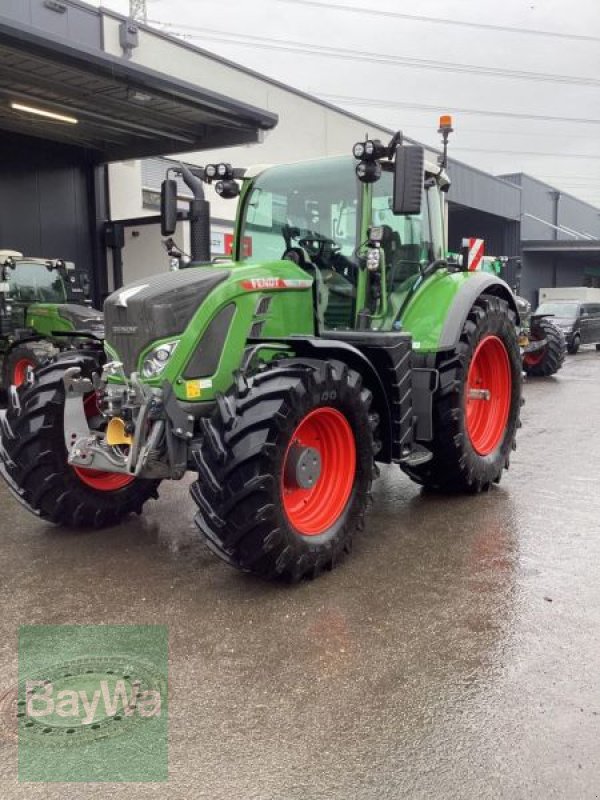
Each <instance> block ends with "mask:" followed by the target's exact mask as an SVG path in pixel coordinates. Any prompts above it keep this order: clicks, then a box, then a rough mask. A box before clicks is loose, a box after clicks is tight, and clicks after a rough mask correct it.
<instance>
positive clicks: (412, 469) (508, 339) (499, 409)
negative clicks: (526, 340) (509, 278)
mask: <svg viewBox="0 0 600 800" xmlns="http://www.w3.org/2000/svg"><path fill="white" fill-rule="evenodd" d="M515 323H516V318H515V314H514V313H513V311H512V310H511V309H510V308H509V307H508V304H507V303H506V301H505V300H502V299H500V298H498V297H493V296H490V295H482V296H481V297H479V298H478V299H477V300H476V302H475V304H474V305H473V307H472V308H471V311H470V312H469V315H468V317H467V319H466V321H465V324H464V326H463V330H462V333H461V336H460V341H459V343H458V347H457V350H456V351H455V353H454V354H453V355H452V356H451V357H448V356H446V357H444V358H441V359H440V361H439V363H438V369H439V374H440V381H439V388H438V389H437V391H436V394H435V396H434V401H433V402H434V405H433V424H434V431H433V441H432V442H429V443H426V446H427V447H428V448H429V449H430V450H431V451H432V453H433V458H432V459H431V460H430V461H428V462H426V463H424V464H422V465H419V466H408V465H405V466H403V467H402V468H403V469H404V471H405V472H406V473H407V475H409V477H411V478H412V479H413V480H414V481H416V482H417V483H419V484H421V485H422V486H424V487H426V488H429V489H436V490H441V491H467V492H480V491H482V490H487V489H488V488H489V487H490V485H491V484H492V483H499V481H500V478H501V475H502V471H503V470H504V469H505V468H506V469H507V468H508V465H509V460H510V453H511V450H513V449H514V448H515V446H516V445H515V436H516V431H517V428H518V426H519V412H520V407H521V355H520V351H519V345H518V340H517V334H516V325H515Z"/></svg>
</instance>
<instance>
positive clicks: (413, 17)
mask: <svg viewBox="0 0 600 800" xmlns="http://www.w3.org/2000/svg"><path fill="white" fill-rule="evenodd" d="M278 2H280V3H289V4H291V5H299V6H311V7H313V8H325V9H327V10H328V11H347V12H351V13H353V14H368V15H370V16H373V17H386V18H388V19H390V18H395V19H404V20H409V21H411V22H426V23H431V24H433V25H454V26H456V27H460V28H478V29H480V30H488V31H495V32H501V33H521V34H524V35H526V36H547V37H552V38H556V39H572V40H574V41H583V42H600V36H589V35H587V34H583V33H562V32H559V31H543V30H536V29H534V28H517V27H514V26H510V25H492V24H489V23H485V22H470V21H467V20H457V19H449V18H448V17H427V16H424V15H422V14H405V13H402V12H399V11H385V10H384V9H379V8H367V7H365V6H349V5H345V4H342V3H325V2H322V0H278Z"/></svg>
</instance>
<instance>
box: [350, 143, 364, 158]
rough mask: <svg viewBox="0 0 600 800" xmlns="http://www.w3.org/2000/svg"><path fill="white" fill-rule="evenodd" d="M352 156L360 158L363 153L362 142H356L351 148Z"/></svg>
mask: <svg viewBox="0 0 600 800" xmlns="http://www.w3.org/2000/svg"><path fill="white" fill-rule="evenodd" d="M352 153H353V155H354V158H358V159H362V157H363V156H364V154H365V146H364V144H363V143H362V142H357V143H356V144H355V145H354V147H353V148H352Z"/></svg>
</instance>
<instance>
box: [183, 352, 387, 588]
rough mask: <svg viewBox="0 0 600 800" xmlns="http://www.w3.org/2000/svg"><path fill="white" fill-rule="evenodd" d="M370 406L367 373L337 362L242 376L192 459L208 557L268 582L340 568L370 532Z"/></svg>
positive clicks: (289, 363) (293, 364)
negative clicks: (360, 532)
mask: <svg viewBox="0 0 600 800" xmlns="http://www.w3.org/2000/svg"><path fill="white" fill-rule="evenodd" d="M370 404H371V393H370V391H368V390H367V389H364V388H363V387H362V381H361V377H360V375H359V374H358V373H357V372H355V371H353V370H349V369H348V368H347V366H346V365H345V364H342V363H341V362H338V361H327V362H323V361H296V360H291V359H290V360H284V361H279V362H276V363H274V364H272V365H270V366H268V367H267V368H265V369H263V370H261V371H258V372H257V373H255V374H254V375H252V376H250V377H248V378H247V379H246V378H238V380H237V381H236V383H235V385H234V388H233V389H232V390H231V391H230V392H228V394H226V395H225V396H223V397H221V398H220V400H219V404H218V408H217V410H216V412H215V414H214V416H213V418H212V419H211V420H210V421H209V420H206V421H205V422H204V434H203V438H202V440H201V442H200V444H199V445H198V446H197V447H196V448H195V451H194V458H195V461H196V464H197V467H198V480H197V481H195V482H194V484H193V486H192V489H191V491H192V497H193V498H194V500H195V501H196V503H197V505H198V508H199V511H198V514H197V515H196V523H197V525H198V528H199V529H200V531H201V533H202V534H203V535H204V537H205V540H206V543H207V544H208V546H209V547H210V549H211V550H213V552H215V553H216V554H217V555H218V556H220V557H221V558H222V559H223V560H224V561H226V562H228V563H229V564H231V565H233V566H235V567H237V568H238V569H241V570H244V571H246V572H254V573H256V574H258V575H261V576H262V577H266V578H280V579H283V580H288V581H297V580H300V579H302V578H304V577H315V576H316V575H318V574H319V573H320V572H321V571H322V570H324V569H330V568H331V567H332V566H334V565H335V564H336V563H337V562H338V561H339V560H340V559H341V558H342V557H343V555H344V554H345V553H346V552H348V551H349V549H350V545H351V541H352V537H353V534H354V533H355V531H356V530H357V529H361V528H362V527H363V525H364V522H363V519H364V514H365V509H366V505H367V498H368V495H369V491H370V488H371V482H372V479H373V475H374V470H375V467H374V461H373V452H374V428H375V426H376V424H377V417H376V415H374V414H369V407H370Z"/></svg>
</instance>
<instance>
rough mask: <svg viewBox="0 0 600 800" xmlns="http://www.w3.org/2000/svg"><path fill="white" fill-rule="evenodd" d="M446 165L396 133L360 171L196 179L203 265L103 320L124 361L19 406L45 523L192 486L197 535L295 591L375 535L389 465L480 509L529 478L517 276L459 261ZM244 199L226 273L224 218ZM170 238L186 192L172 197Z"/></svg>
mask: <svg viewBox="0 0 600 800" xmlns="http://www.w3.org/2000/svg"><path fill="white" fill-rule="evenodd" d="M450 129H451V121H450V120H449V119H448V118H446V119H443V121H442V122H441V125H440V132H441V133H442V136H443V139H444V155H443V156H442V157H441V158H440V163H437V164H435V163H426V162H425V158H424V151H423V148H421V147H418V146H415V145H408V144H406V143H404V142H403V139H402V135H401V134H400V133H398V134H396V135H395V136H394V137H393V138H392V140H391V141H390V143H389V144H387V145H386V144H383V143H382V142H381V141H379V140H366V141H364V142H359V143H358V144H356V145H355V146H354V149H353V154H352V156H348V157H343V156H342V157H335V158H327V159H321V160H314V161H308V162H305V163H296V164H290V165H285V166H273V167H270V168H264V169H257V170H247V171H243V170H237V169H233V168H232V167H231V166H230V165H229V164H225V163H223V164H209V165H207V166H205V167H204V168H194V170H193V171H192V170H190V169H189V168H188V167H187V166H185V165H181V167H180V168H177V170H176V172H178V173H179V174H181V175H182V176H183V179H184V180H185V182H186V183H187V185H188V186H189V187H190V189H191V190H192V192H193V194H194V198H195V199H194V200H193V202H192V203H191V206H190V213H189V218H190V224H191V242H192V245H191V250H192V252H191V256H192V259H191V266H190V268H187V269H181V270H179V271H176V272H171V273H168V274H163V275H159V276H157V277H153V278H148V279H146V280H141V281H137V282H136V283H133V284H131V285H129V286H127V287H125V288H122V289H119V290H118V291H116V292H115V293H114V294H112V295H110V296H109V297H108V298H107V300H106V302H105V306H104V310H105V327H106V342H105V347H104V350H102V349H100V348H99V347H96V346H95V345H94V343H93V342H92V341H90V342H88V343H87V345H86V346H85V347H83V348H81V349H79V350H73V351H72V352H69V353H61V354H59V355H58V356H57V357H55V358H54V359H53V360H52V361H51V362H50V363H48V364H47V365H45V366H43V367H41V368H40V369H38V370H36V371H35V373H33V374H30V376H29V378H28V379H27V380H26V381H25V383H24V384H23V385H22V386H21V387H20V388H19V389H18V390H17V389H13V390H12V391H11V396H10V405H9V408H8V410H7V411H6V413H4V415H3V416H2V419H1V431H2V451H1V454H2V469H3V474H4V476H5V478H6V480H7V481H8V484H9V486H10V487H11V489H12V491H13V493H14V494H15V495H16V497H17V498H18V499H19V500H20V501H21V502H22V503H23V504H24V505H25V506H26V507H27V508H28V509H29V510H30V511H32V512H33V513H35V514H37V515H39V516H40V517H41V518H42V519H45V520H49V521H52V522H54V523H60V524H63V525H70V526H85V525H95V526H105V525H113V524H115V523H117V522H118V521H119V520H120V519H122V518H123V517H124V516H125V515H126V514H128V513H130V512H138V513H139V512H141V511H142V507H143V506H144V504H145V503H146V501H147V500H148V499H149V498H152V497H156V496H157V489H158V486H159V483H160V482H161V481H163V480H168V479H172V480H177V479H180V478H182V477H183V476H184V475H185V474H186V473H187V472H190V471H191V472H193V473H194V474H195V475H196V480H195V481H194V482H193V485H192V487H191V493H192V497H193V499H194V502H195V504H196V506H197V513H196V517H195V520H196V523H197V526H198V529H199V531H200V534H201V535H202V536H203V537H204V539H205V541H206V543H207V545H208V546H209V547H210V549H211V550H213V551H214V553H216V554H217V555H218V556H220V557H221V558H222V559H223V560H225V561H226V562H228V563H229V564H231V565H233V566H235V567H238V568H240V569H242V570H245V571H249V572H254V573H257V574H259V575H261V576H263V577H268V578H277V577H279V578H283V579H285V580H289V581H295V580H298V579H301V578H303V577H314V576H316V575H317V574H319V573H320V572H321V571H322V570H324V569H328V568H331V567H332V566H334V565H335V564H336V563H337V562H338V561H339V560H340V558H341V557H342V556H343V555H344V553H346V552H347V551H349V549H350V546H351V541H352V537H353V534H354V533H355V532H356V531H357V530H359V529H362V528H363V526H364V517H365V511H366V508H367V501H368V499H369V496H370V490H371V484H372V482H373V480H374V478H376V477H377V476H378V474H379V470H378V464H379V463H383V464H396V465H399V467H400V468H401V469H402V470H404V472H405V473H406V474H407V475H409V476H410V477H411V478H412V479H413V480H415V481H416V482H417V483H419V484H421V485H422V486H424V487H428V488H430V489H434V490H441V491H444V492H446V491H465V492H473V493H476V492H480V491H484V490H487V489H488V488H489V487H490V486H491V484H493V483H497V482H499V481H500V478H501V476H502V472H503V470H504V469H506V468H507V467H508V465H509V459H510V456H511V450H512V449H513V448H514V447H515V434H516V431H517V427H518V425H519V411H520V404H521V359H520V354H519V345H518V341H517V334H516V324H517V319H518V313H517V309H516V304H515V299H514V297H513V294H512V292H511V290H510V289H509V287H508V286H507V285H506V284H505V283H504V282H503V281H502V280H499V279H498V278H497V277H496V276H493V275H488V274H484V273H472V272H467V271H464V270H463V269H462V268H461V267H460V266H459V265H457V264H453V263H450V262H449V261H448V260H447V259H446V257H445V254H446V242H445V225H444V205H445V198H444V192H446V191H447V189H448V187H449V178H448V175H447V174H446V149H447V148H446V146H447V138H448V133H449V130H450ZM211 183H212V184H213V185H214V188H215V190H216V192H217V194H219V195H220V196H221V197H224V198H227V197H230V198H235V197H238V195H239V205H238V214H237V220H236V229H235V244H234V253H233V258H232V260H231V262H230V263H214V264H213V263H211V261H210V228H209V208H208V205H209V204H208V201H206V200H205V198H204V191H203V185H204V184H211ZM162 200H163V202H162V233H163V235H164V236H170V235H172V234H173V232H174V230H175V224H176V219H177V184H176V181H175V180H173V178H169V177H167V180H166V181H165V182H164V183H163V188H162Z"/></svg>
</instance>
